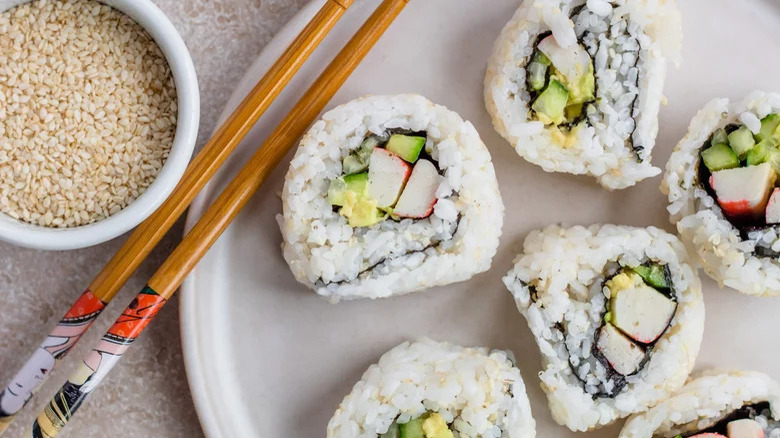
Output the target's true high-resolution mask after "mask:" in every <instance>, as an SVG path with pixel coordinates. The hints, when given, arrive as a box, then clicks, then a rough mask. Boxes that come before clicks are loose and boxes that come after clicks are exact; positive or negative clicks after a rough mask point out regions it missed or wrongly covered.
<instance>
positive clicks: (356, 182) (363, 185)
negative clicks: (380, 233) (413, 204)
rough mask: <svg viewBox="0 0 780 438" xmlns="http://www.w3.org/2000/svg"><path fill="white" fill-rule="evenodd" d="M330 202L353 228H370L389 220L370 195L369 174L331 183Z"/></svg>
mask: <svg viewBox="0 0 780 438" xmlns="http://www.w3.org/2000/svg"><path fill="white" fill-rule="evenodd" d="M328 202H330V203H331V205H334V206H336V207H341V209H339V214H341V215H342V216H344V217H346V218H347V220H348V222H349V225H350V226H352V227H370V226H371V225H374V224H377V223H379V222H381V221H383V220H385V219H386V218H387V214H385V213H383V212H382V211H381V210H379V209H378V208H377V202H376V200H375V199H373V198H372V197H371V196H370V195H369V194H368V172H363V173H358V174H355V175H344V176H342V177H340V178H336V179H334V180H333V181H331V182H330V187H328Z"/></svg>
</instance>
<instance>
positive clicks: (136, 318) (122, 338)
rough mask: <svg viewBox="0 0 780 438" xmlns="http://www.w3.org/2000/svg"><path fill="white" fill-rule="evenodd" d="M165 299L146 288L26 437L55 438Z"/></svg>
mask: <svg viewBox="0 0 780 438" xmlns="http://www.w3.org/2000/svg"><path fill="white" fill-rule="evenodd" d="M165 303H166V300H165V298H163V297H161V296H160V295H158V294H157V292H155V291H154V290H152V289H151V288H150V287H148V286H146V287H144V289H143V290H142V291H141V293H139V294H138V295H137V296H136V297H135V299H134V300H133V301H132V302H131V303H130V305H129V306H127V308H126V309H125V311H124V312H122V315H120V316H119V318H117V320H116V321H115V322H114V325H112V326H111V328H110V329H109V330H108V332H107V333H106V334H105V335H103V338H102V339H101V340H100V342H98V344H97V346H96V347H95V348H94V349H93V350H92V351H90V352H89V354H87V357H86V359H84V362H82V363H81V364H80V365H79V368H78V369H77V370H76V372H75V373H74V374H73V375H72V376H71V377H70V379H68V381H67V382H65V385H63V386H62V388H60V390H59V391H58V392H57V394H56V395H55V396H54V398H53V399H52V400H51V401H50V402H49V404H48V405H47V406H46V408H45V409H44V410H43V412H41V413H40V414H39V415H38V418H37V419H36V420H35V422H34V423H33V426H32V430H31V431H30V432H28V433H27V434H26V435H25V436H28V437H34V438H52V437H55V436H57V434H59V433H60V431H61V430H62V429H63V428H64V427H65V426H66V425H67V424H68V420H70V418H71V417H72V416H73V414H75V413H76V410H78V408H79V407H80V406H81V404H82V403H83V402H84V400H85V399H86V398H87V396H89V394H90V393H91V392H92V391H93V390H94V389H95V388H96V387H97V386H98V384H100V382H101V381H102V380H103V378H104V377H105V376H106V375H107V374H108V372H109V371H111V368H113V367H114V365H116V363H117V362H118V361H119V359H120V358H121V357H122V355H123V354H124V353H125V351H127V349H128V348H129V347H130V345H131V344H132V343H133V341H135V340H136V338H137V337H138V336H139V335H140V334H141V332H143V330H144V329H145V328H146V326H147V325H149V323H150V322H151V321H152V319H154V317H155V316H157V313H158V312H159V311H160V309H161V308H162V307H163V306H164V305H165Z"/></svg>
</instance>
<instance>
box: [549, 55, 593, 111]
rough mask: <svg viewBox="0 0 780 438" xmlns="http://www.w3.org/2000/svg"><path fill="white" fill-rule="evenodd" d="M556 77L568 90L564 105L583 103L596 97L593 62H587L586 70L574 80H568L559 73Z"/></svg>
mask: <svg viewBox="0 0 780 438" xmlns="http://www.w3.org/2000/svg"><path fill="white" fill-rule="evenodd" d="M556 77H557V79H559V80H560V81H561V83H562V84H563V86H564V87H566V89H567V90H569V102H568V103H567V105H566V106H570V105H579V104H583V103H586V102H590V101H592V100H594V99H595V98H596V75H595V74H594V71H593V62H591V63H590V64H588V71H587V72H585V74H583V75H580V76H579V77H578V78H577V79H576V80H574V81H569V80H568V79H567V78H565V77H564V76H563V75H561V74H558V75H556Z"/></svg>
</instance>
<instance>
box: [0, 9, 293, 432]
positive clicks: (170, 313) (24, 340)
mask: <svg viewBox="0 0 780 438" xmlns="http://www.w3.org/2000/svg"><path fill="white" fill-rule="evenodd" d="M154 2H155V3H156V4H157V5H158V6H159V7H160V8H161V9H162V10H163V11H164V12H165V13H166V14H168V16H169V17H170V19H171V21H173V23H174V24H175V25H176V27H177V29H178V30H179V32H180V33H181V34H182V36H183V37H184V41H185V42H186V43H187V46H188V47H189V49H190V52H191V53H192V58H193V60H194V61H195V67H196V69H197V72H198V79H199V83H200V92H201V120H200V123H201V131H200V136H199V139H198V146H199V147H200V146H202V145H203V143H204V142H205V141H206V140H207V138H208V136H209V135H210V133H211V132H212V131H213V129H214V128H215V126H214V123H215V121H216V118H217V116H218V115H219V113H220V112H221V111H222V107H223V105H224V104H225V102H226V101H227V99H228V97H229V96H230V94H231V93H232V91H233V85H234V84H236V83H237V81H238V80H239V79H240V78H241V76H242V75H243V73H244V71H245V70H246V69H247V68H248V67H249V65H250V63H251V62H252V61H254V59H255V58H256V56H257V55H258V54H259V53H260V51H261V50H262V48H263V46H264V45H265V44H267V43H268V41H269V40H270V39H271V38H272V37H273V35H274V34H275V33H276V32H277V31H278V30H279V29H280V28H281V27H282V26H283V25H284V23H286V22H287V20H289V19H290V18H291V17H292V16H293V15H294V14H295V13H296V12H297V11H298V10H299V9H300V8H301V7H302V6H303V5H304V4H305V3H307V0H154ZM181 234H182V221H179V223H178V224H177V225H176V226H175V227H174V228H173V229H172V230H171V231H170V232H169V233H168V235H167V236H166V237H165V239H164V240H163V241H162V242H161V243H160V245H158V247H157V249H156V250H155V251H154V252H153V253H152V255H151V257H149V258H148V259H147V260H146V261H145V263H144V264H143V265H142V266H141V268H140V269H139V270H138V272H137V273H136V274H135V275H134V276H133V277H132V278H131V279H130V281H128V283H127V285H126V286H125V287H124V288H123V289H122V291H121V292H120V293H119V295H118V296H117V297H116V299H115V300H114V303H113V304H112V305H111V306H110V307H109V308H108V309H107V310H106V311H105V312H104V313H103V315H101V317H100V318H99V319H98V321H97V322H96V323H95V326H94V327H93V328H92V329H91V330H90V331H89V332H88V334H87V335H86V336H85V338H84V339H83V340H82V342H81V343H80V344H79V346H78V347H77V348H76V349H75V350H74V351H73V352H71V354H70V356H68V357H67V358H66V359H65V361H63V362H62V363H61V364H60V366H59V368H58V369H57V370H56V371H54V372H53V373H52V374H53V375H52V376H51V378H50V379H49V380H48V381H47V383H46V384H45V385H44V386H43V388H42V389H41V391H40V392H39V393H38V394H37V395H36V396H35V397H33V399H32V400H31V401H30V402H29V403H28V405H27V407H26V408H25V409H24V411H23V412H22V414H21V415H20V416H19V418H17V419H16V421H15V422H14V424H13V425H12V426H11V428H10V429H9V430H8V431H7V432H6V436H21V435H22V433H23V432H24V430H25V429H26V428H27V427H29V425H30V424H31V423H32V420H33V418H34V416H35V415H37V413H38V411H39V410H40V409H41V408H43V406H44V405H45V403H46V402H47V401H48V400H49V398H50V397H51V396H52V395H53V393H54V392H55V391H56V390H57V389H58V388H59V387H60V385H62V383H63V382H64V381H65V379H66V378H67V377H68V376H69V375H70V373H71V372H72V371H73V370H74V369H75V367H76V365H77V364H78V362H79V361H80V360H81V358H82V357H83V356H84V355H85V354H86V352H87V351H89V349H90V348H91V347H92V345H94V343H95V342H96V341H97V339H98V338H99V337H100V336H101V335H102V334H103V333H104V332H105V331H106V330H107V329H108V327H109V325H110V324H111V323H112V322H113V321H114V319H115V318H116V317H117V316H118V315H119V313H121V311H122V310H123V308H124V307H125V306H126V305H127V303H129V302H130V301H131V300H132V298H133V297H134V296H135V294H136V293H137V292H138V291H139V290H140V288H141V287H142V286H143V285H144V283H145V281H146V279H147V278H148V277H149V276H151V274H152V273H153V272H154V270H155V269H156V268H157V267H158V266H159V265H160V264H161V263H162V261H163V260H164V258H165V257H166V255H167V254H168V253H169V252H170V251H171V250H172V249H173V247H174V246H175V245H176V244H177V243H178V241H179V240H180V238H181ZM125 238H126V236H123V237H119V238H117V239H114V240H113V241H111V242H108V243H105V244H103V245H99V246H95V247H92V248H87V249H83V250H79V251H71V252H67V253H66V252H43V251H34V250H28V249H24V248H18V247H15V246H12V245H9V244H5V243H0V385H5V384H6V383H7V382H8V381H9V380H10V379H11V377H12V375H13V374H14V373H15V371H16V370H17V369H18V368H19V367H20V366H21V365H22V363H23V362H24V361H25V360H26V358H27V357H28V355H29V354H30V353H32V352H33V351H34V349H35V348H36V346H37V345H38V344H39V343H40V342H41V341H42V340H43V338H44V337H45V335H46V334H47V333H48V331H49V330H50V329H51V328H53V327H54V325H55V324H56V322H57V320H58V319H59V318H60V317H61V316H62V315H63V314H64V312H65V311H66V310H67V309H68V307H69V306H70V304H71V303H72V302H73V301H74V300H75V299H76V298H77V297H78V296H79V294H80V293H81V292H82V291H83V290H84V289H85V288H86V287H87V286H88V284H89V283H90V281H91V280H92V278H93V276H94V275H95V274H97V272H98V271H99V270H100V269H101V268H102V266H103V265H104V264H105V263H106V262H107V261H108V259H109V258H110V257H111V256H112V255H113V254H114V252H115V251H116V250H117V249H118V248H119V247H120V245H121V244H122V243H123V242H124V240H125ZM63 436H66V437H68V436H69V437H112V436H122V437H128V438H131V437H199V436H203V432H202V431H201V428H200V425H199V423H198V417H197V415H196V413H195V408H194V406H193V404H192V399H191V397H190V392H189V388H188V386H187V377H186V375H185V371H184V364H183V362H182V351H181V344H180V342H179V316H178V300H177V299H176V298H174V299H173V300H172V301H171V303H170V304H169V305H168V306H166V307H165V308H164V309H163V311H162V312H161V314H160V315H159V316H158V317H157V319H156V320H155V321H154V322H153V323H152V324H151V325H150V326H149V328H148V329H147V330H146V332H145V333H144V334H143V335H142V336H141V337H140V338H139V339H138V341H136V343H135V344H134V345H133V347H132V349H131V350H130V351H129V352H128V353H127V354H126V355H125V357H124V358H123V359H122V360H121V362H120V363H119V364H118V365H117V366H116V368H114V370H113V371H112V372H111V374H110V375H109V376H108V377H107V378H106V380H105V381H104V382H103V383H102V384H101V386H100V387H99V388H98V389H97V390H96V391H95V393H93V395H92V397H91V398H90V399H89V401H88V402H87V403H86V404H85V405H84V406H83V407H82V408H81V409H80V410H79V413H78V415H76V416H75V417H74V419H73V420H72V421H71V422H70V423H69V425H68V427H67V429H66V430H65V432H64V433H63Z"/></svg>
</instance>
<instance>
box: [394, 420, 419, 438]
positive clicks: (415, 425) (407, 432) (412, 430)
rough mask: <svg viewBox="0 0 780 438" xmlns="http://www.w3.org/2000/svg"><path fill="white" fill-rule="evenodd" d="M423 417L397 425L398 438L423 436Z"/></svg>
mask: <svg viewBox="0 0 780 438" xmlns="http://www.w3.org/2000/svg"><path fill="white" fill-rule="evenodd" d="M423 421H424V420H423V419H422V418H417V419H415V420H410V421H409V422H408V423H404V424H399V425H398V432H399V434H398V436H399V438H425V433H424V432H423Z"/></svg>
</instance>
